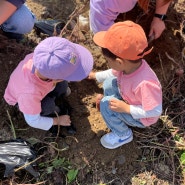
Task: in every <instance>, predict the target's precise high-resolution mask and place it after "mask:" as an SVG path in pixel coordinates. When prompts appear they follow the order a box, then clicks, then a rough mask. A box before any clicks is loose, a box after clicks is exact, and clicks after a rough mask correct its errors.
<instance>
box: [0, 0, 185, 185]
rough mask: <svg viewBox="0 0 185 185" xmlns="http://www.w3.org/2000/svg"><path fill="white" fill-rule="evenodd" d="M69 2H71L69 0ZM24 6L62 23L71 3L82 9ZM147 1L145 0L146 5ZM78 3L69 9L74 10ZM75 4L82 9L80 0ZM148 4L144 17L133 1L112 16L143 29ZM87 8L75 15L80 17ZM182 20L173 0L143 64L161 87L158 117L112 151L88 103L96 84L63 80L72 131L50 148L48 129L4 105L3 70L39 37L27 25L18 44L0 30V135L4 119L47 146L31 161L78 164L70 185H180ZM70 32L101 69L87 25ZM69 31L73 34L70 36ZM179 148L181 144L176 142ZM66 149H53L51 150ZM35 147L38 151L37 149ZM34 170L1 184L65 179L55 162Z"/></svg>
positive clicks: (180, 6) (54, 184)
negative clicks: (33, 173)
mask: <svg viewBox="0 0 185 185" xmlns="http://www.w3.org/2000/svg"><path fill="white" fill-rule="evenodd" d="M76 3H77V4H76ZM27 5H28V6H29V8H30V9H31V10H32V11H33V13H35V14H36V16H37V18H38V19H48V18H52V19H59V20H61V19H62V20H65V21H68V20H69V19H70V17H69V15H71V13H72V12H73V11H74V9H75V7H83V5H84V2H83V1H77V2H74V1H72V0H68V1H66V0H60V1H59V0H53V1H50V0H44V1H43V0H37V1H36V0H28V1H27ZM151 5H153V4H151ZM79 9H80V8H77V10H79ZM82 10H88V5H87V6H86V8H82ZM152 12H153V6H151V11H150V12H149V14H148V15H144V14H143V13H142V11H141V9H140V8H139V7H138V6H136V7H135V8H134V9H133V10H132V11H131V12H128V13H127V14H123V15H120V16H119V18H118V20H126V19H130V20H133V21H136V22H138V23H139V24H141V25H142V26H143V28H144V29H145V31H146V33H148V31H149V30H148V29H149V25H150V22H151V18H152ZM87 14H88V13H87V11H85V12H83V15H85V16H86V17H87ZM183 20H185V2H184V0H176V1H174V3H172V5H171V7H170V8H169V11H168V19H167V20H166V21H165V22H166V30H165V31H164V32H163V34H162V35H161V37H160V38H159V39H157V40H155V41H154V42H153V43H152V45H153V46H154V49H153V52H152V53H151V54H149V55H148V56H147V57H146V60H147V61H148V63H149V64H150V66H151V67H152V68H153V69H154V71H155V72H156V74H157V75H158V77H159V79H160V81H161V83H162V86H163V115H162V116H161V119H160V120H159V121H158V122H157V123H156V124H155V125H153V126H152V127H150V128H146V129H144V130H142V129H135V128H134V129H133V131H134V141H132V142H131V143H129V144H126V145H124V146H122V147H120V148H118V149H115V150H108V149H105V148H103V147H102V146H101V145H100V138H101V136H102V135H103V134H105V133H106V132H108V129H107V127H106V125H105V123H104V121H103V119H102V117H101V114H100V112H98V111H97V110H96V107H95V97H96V94H97V93H100V92H102V88H101V84H97V83H96V82H94V81H90V80H87V79H85V80H83V81H81V82H75V83H69V86H70V87H71V89H72V93H71V95H70V97H69V98H68V101H69V102H70V104H71V106H72V107H73V113H72V122H73V123H74V125H75V126H76V127H77V133H76V134H75V135H73V136H67V137H66V138H65V139H64V138H60V139H58V140H57V142H56V143H57V145H55V147H57V149H58V150H54V149H53V147H51V145H52V144H53V143H52V142H51V143H50V144H49V142H48V140H47V139H48V133H47V132H45V131H41V130H38V129H34V128H31V127H29V126H28V125H27V124H26V123H25V121H24V118H23V115H22V114H21V113H20V112H18V111H17V109H15V108H14V107H11V106H9V105H7V104H6V102H5V101H4V99H3V95H4V90H5V88H6V85H7V82H8V79H9V76H10V74H11V72H12V71H13V70H14V69H15V67H16V66H17V64H18V63H19V62H20V61H21V60H22V59H23V58H24V56H25V55H26V54H28V53H30V52H32V51H33V49H34V47H35V46H36V45H37V44H38V43H39V42H40V41H41V40H42V39H43V38H45V37H46V36H45V35H40V36H38V35H37V34H36V32H35V31H34V30H33V31H32V32H31V33H30V34H28V35H27V36H26V39H25V41H24V42H23V43H19V44H18V43H16V42H15V41H13V40H9V39H7V38H6V37H4V36H3V35H2V34H0V38H1V44H0V64H1V78H0V96H1V104H0V110H1V111H0V120H1V128H2V129H1V130H0V140H8V139H10V138H13V133H12V130H11V127H10V123H11V122H12V123H13V125H14V129H15V133H16V136H17V137H22V138H24V139H28V140H30V138H32V139H33V138H35V139H37V141H38V140H39V141H40V143H42V144H43V143H44V144H46V143H47V144H46V145H47V146H48V147H47V149H45V150H44V152H43V153H44V157H41V159H39V160H38V163H45V162H46V161H48V164H49V161H52V160H53V159H55V158H56V157H60V158H62V157H65V159H66V160H68V161H70V163H71V164H72V168H73V169H78V175H77V178H76V180H75V181H74V182H73V183H72V184H80V185H96V184H102V185H103V184H111V185H129V184H133V185H154V184H155V185H171V184H173V185H180V184H185V181H184V176H183V173H182V166H181V165H180V162H179V158H178V156H177V153H178V152H179V151H178V150H177V149H176V148H175V147H176V142H175V141H174V138H175V134H177V133H179V135H181V136H182V137H184V133H185V132H184V128H185V127H184V126H185V112H184V108H185V103H184V102H185V87H184V82H185V78H184V74H182V75H178V74H177V73H176V70H177V69H179V68H180V69H184V60H185V50H183V49H185V48H184V43H185V33H184V32H183V29H182V25H183ZM79 30H81V31H80V32H78V34H77V33H76V32H74V35H73V37H68V38H70V39H72V40H73V41H74V42H77V43H80V44H82V45H84V46H85V47H87V48H88V49H89V50H90V51H91V52H92V54H93V57H94V61H95V64H94V70H95V71H100V70H102V69H107V68H108V66H107V65H106V61H105V60H104V58H103V56H102V55H101V52H100V49H99V48H98V47H97V46H95V44H94V43H93V41H92V35H91V33H90V31H89V29H88V28H87V27H86V28H81V27H80V29H79ZM75 36H76V37H75ZM183 146H184V145H183ZM62 148H68V149H67V150H65V151H62V152H60V153H57V151H59V149H62ZM43 153H42V154H43ZM52 169H53V170H52V172H50V173H49V172H48V166H47V168H43V167H42V168H39V167H38V169H37V170H38V171H39V172H40V174H41V176H40V177H39V178H38V179H34V178H32V177H31V176H30V175H29V174H27V173H26V174H24V177H23V175H21V176H20V174H15V176H13V177H11V178H8V179H3V180H1V184H3V185H7V184H10V182H11V183H15V182H17V183H39V182H40V183H41V184H47V185H62V184H68V183H67V182H66V177H65V176H64V174H65V173H64V171H62V170H61V169H60V168H52Z"/></svg>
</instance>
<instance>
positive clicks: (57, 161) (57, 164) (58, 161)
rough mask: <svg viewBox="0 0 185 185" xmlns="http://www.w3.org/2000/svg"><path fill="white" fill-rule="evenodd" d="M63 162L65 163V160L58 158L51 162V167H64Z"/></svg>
mask: <svg viewBox="0 0 185 185" xmlns="http://www.w3.org/2000/svg"><path fill="white" fill-rule="evenodd" d="M64 162H65V158H59V159H55V160H54V161H53V162H52V165H53V167H54V168H59V167H62V166H63V165H64Z"/></svg>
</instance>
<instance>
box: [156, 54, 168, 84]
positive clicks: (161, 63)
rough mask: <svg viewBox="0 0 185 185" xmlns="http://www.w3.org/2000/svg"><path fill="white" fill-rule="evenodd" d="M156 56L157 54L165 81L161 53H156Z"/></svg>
mask: <svg viewBox="0 0 185 185" xmlns="http://www.w3.org/2000/svg"><path fill="white" fill-rule="evenodd" d="M158 56H159V61H160V64H161V70H162V75H163V78H164V80H165V81H167V79H166V76H165V73H164V68H163V64H162V60H161V55H160V54H158Z"/></svg>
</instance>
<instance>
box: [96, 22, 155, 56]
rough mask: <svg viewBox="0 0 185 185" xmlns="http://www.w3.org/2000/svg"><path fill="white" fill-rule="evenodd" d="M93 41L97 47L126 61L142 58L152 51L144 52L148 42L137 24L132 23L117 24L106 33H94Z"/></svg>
mask: <svg viewBox="0 0 185 185" xmlns="http://www.w3.org/2000/svg"><path fill="white" fill-rule="evenodd" d="M93 40H94V42H95V43H96V44H97V45H98V46H100V47H102V48H107V49H108V50H109V51H111V52H112V53H113V54H115V55H116V56H118V57H120V58H122V59H127V60H137V59H139V58H143V57H144V56H145V55H147V54H148V53H150V52H151V51H152V49H153V48H151V49H149V50H147V51H146V49H147V47H148V42H147V38H146V35H145V32H144V30H143V28H142V27H141V26H140V25H139V24H136V23H134V22H132V21H124V22H117V23H115V24H113V25H112V26H111V27H110V28H109V29H108V30H107V31H100V32H98V33H96V34H95V35H94V37H93Z"/></svg>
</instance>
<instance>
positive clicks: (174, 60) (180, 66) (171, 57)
mask: <svg viewBox="0 0 185 185" xmlns="http://www.w3.org/2000/svg"><path fill="white" fill-rule="evenodd" d="M165 55H166V56H167V57H168V59H170V60H171V61H172V62H173V63H174V64H176V65H177V66H178V67H179V68H180V67H181V66H180V64H179V63H177V62H176V61H175V60H174V59H173V58H172V57H170V56H169V54H168V53H167V52H165Z"/></svg>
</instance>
